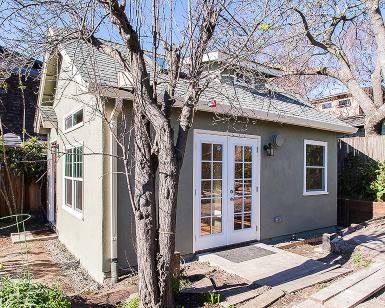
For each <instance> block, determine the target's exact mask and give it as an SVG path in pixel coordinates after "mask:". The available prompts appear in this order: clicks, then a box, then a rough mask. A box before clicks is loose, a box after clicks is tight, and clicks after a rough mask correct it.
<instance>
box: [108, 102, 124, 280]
mask: <svg viewBox="0 0 385 308" xmlns="http://www.w3.org/2000/svg"><path fill="white" fill-rule="evenodd" d="M122 104H123V100H122V99H121V98H116V99H115V107H114V109H113V110H112V113H111V118H110V153H111V156H110V169H111V170H110V187H111V189H110V203H111V280H112V283H117V282H118V226H117V225H118V221H117V216H118V202H117V193H118V187H117V182H118V177H117V158H116V155H117V143H116V140H115V137H116V136H117V121H116V119H117V117H118V115H119V112H120V110H121V109H122Z"/></svg>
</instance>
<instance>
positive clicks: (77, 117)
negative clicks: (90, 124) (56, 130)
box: [64, 108, 83, 132]
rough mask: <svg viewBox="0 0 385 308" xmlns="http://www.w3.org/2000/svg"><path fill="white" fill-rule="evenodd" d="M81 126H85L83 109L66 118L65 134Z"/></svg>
mask: <svg viewBox="0 0 385 308" xmlns="http://www.w3.org/2000/svg"><path fill="white" fill-rule="evenodd" d="M81 125H83V108H81V109H77V110H76V111H73V112H71V113H70V114H67V115H66V116H65V117H64V131H65V132H67V131H70V130H72V129H75V128H76V127H79V126H81Z"/></svg>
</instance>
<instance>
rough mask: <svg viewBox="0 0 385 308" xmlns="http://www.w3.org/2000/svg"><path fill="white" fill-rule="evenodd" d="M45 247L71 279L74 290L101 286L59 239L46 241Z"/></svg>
mask: <svg viewBox="0 0 385 308" xmlns="http://www.w3.org/2000/svg"><path fill="white" fill-rule="evenodd" d="M45 247H46V248H47V250H49V252H50V253H51V257H52V259H53V260H54V261H55V263H56V264H57V265H59V266H60V268H61V269H62V271H63V272H64V274H65V275H66V276H67V277H69V278H70V279H71V281H72V287H73V288H74V289H75V290H78V291H79V292H89V291H95V290H99V289H100V288H101V286H100V285H99V284H98V283H97V282H95V281H94V280H93V279H92V278H91V276H90V275H89V274H88V273H87V271H86V270H85V269H84V268H83V266H81V265H80V262H79V261H78V260H76V258H75V257H74V256H73V255H72V254H71V253H70V252H69V251H68V250H67V248H66V247H65V246H64V245H63V244H62V243H60V242H59V240H57V239H55V240H50V241H46V242H45Z"/></svg>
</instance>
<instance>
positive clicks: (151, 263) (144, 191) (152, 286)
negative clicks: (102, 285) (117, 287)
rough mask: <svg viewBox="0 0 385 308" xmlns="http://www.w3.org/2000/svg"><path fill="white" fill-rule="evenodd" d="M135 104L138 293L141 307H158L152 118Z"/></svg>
mask: <svg viewBox="0 0 385 308" xmlns="http://www.w3.org/2000/svg"><path fill="white" fill-rule="evenodd" d="M134 108H135V115H134V117H135V120H134V123H135V125H134V127H135V141H134V142H135V203H136V204H135V208H136V213H135V226H136V239H137V240H136V249H137V256H138V275H139V297H140V303H141V306H142V307H158V300H159V293H158V287H157V275H156V273H157V271H156V252H157V251H156V250H157V247H156V243H155V236H156V234H155V232H156V205H155V194H154V191H155V176H154V172H153V171H152V169H153V165H152V160H151V144H150V140H149V122H148V120H147V119H146V118H145V117H144V116H143V115H142V113H141V112H140V111H139V110H138V108H137V106H135V105H134Z"/></svg>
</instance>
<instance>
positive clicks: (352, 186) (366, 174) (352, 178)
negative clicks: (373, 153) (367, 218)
mask: <svg viewBox="0 0 385 308" xmlns="http://www.w3.org/2000/svg"><path fill="white" fill-rule="evenodd" d="M379 168H380V163H378V162H377V161H370V162H366V163H363V162H362V161H361V159H360V158H359V156H354V154H353V153H349V154H348V156H347V157H346V158H345V160H344V165H343V167H342V168H341V170H340V172H339V174H338V196H339V197H343V198H352V199H358V200H370V201H373V200H374V199H375V198H376V195H375V192H374V191H373V189H372V182H373V181H374V180H375V179H376V177H377V173H376V172H377V170H378V169H379Z"/></svg>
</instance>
